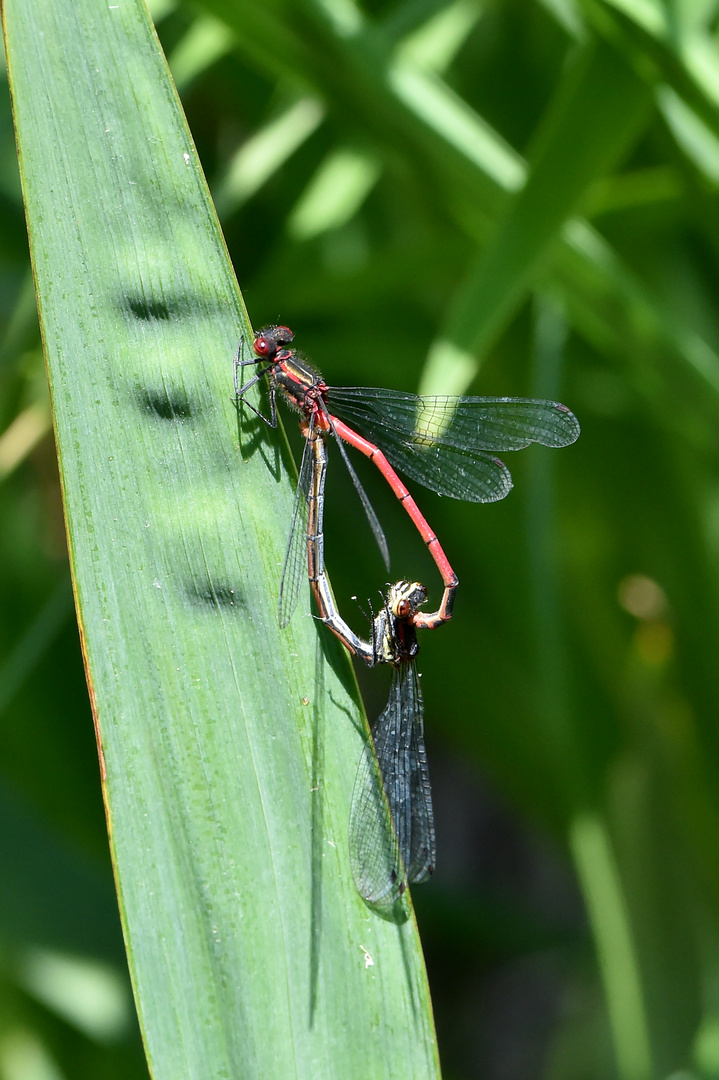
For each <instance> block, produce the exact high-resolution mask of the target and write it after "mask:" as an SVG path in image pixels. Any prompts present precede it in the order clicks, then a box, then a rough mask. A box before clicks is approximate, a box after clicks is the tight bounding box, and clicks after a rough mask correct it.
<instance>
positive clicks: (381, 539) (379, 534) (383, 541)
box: [327, 413, 390, 573]
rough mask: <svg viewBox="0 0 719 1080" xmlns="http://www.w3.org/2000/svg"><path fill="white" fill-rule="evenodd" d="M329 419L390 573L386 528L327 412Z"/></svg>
mask: <svg viewBox="0 0 719 1080" xmlns="http://www.w3.org/2000/svg"><path fill="white" fill-rule="evenodd" d="M327 419H328V421H329V425H330V429H331V431H332V434H333V435H334V437H335V442H336V443H337V446H338V447H339V450H340V454H341V455H342V458H343V460H344V463H345V465H346V466H347V471H348V472H349V474H350V476H351V477H352V483H353V484H354V486H355V491H356V492H357V494H358V495H359V498H360V502H361V503H362V507H363V509H364V512H365V514H366V515H367V520H368V522H369V525H370V528H371V530H372V535H373V536H374V538H375V542H376V544H377V547H378V548H379V550H380V555H381V556H382V561H383V562H384V565H385V567H386V569H387V573H389V570H390V566H389V547H388V545H387V538H386V536H385V534H384V530H383V528H382V526H381V525H380V523H379V518H378V517H377V515H376V514H375V512H374V507H373V506H372V503H371V502H370V501H369V496H368V495H367V492H366V491H365V489H364V488H363V487H362V484H361V483H360V478H359V476H358V475H357V473H356V472H355V470H354V467H353V465H352V462H351V461H350V459H349V457H348V455H347V451H346V450H345V446H344V443H343V442H342V439H340V437H339V435H338V434H337V432H336V431H335V426H334V424H333V423H332V418H331V417H330V415H329V413H328V414H327Z"/></svg>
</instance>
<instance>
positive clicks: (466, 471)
mask: <svg viewBox="0 0 719 1080" xmlns="http://www.w3.org/2000/svg"><path fill="white" fill-rule="evenodd" d="M327 404H328V407H329V409H330V412H333V413H336V415H337V416H339V417H340V418H341V419H342V420H345V421H346V422H347V423H348V424H351V425H353V426H354V427H356V428H357V429H358V430H359V431H360V432H361V433H362V434H363V435H364V436H365V437H366V438H368V439H370V440H371V441H372V442H374V443H376V444H377V445H378V446H379V447H380V449H382V450H384V452H385V454H386V455H387V457H388V458H389V460H390V461H391V463H392V464H393V465H394V467H395V468H396V469H398V470H399V471H400V472H403V473H405V474H406V475H407V476H409V477H411V479H413V480H416V481H417V483H419V484H423V485H424V486H425V487H428V488H431V489H432V491H436V492H437V493H438V494H439V495H448V496H450V497H451V498H455V499H466V500H469V501H470V502H495V501H496V500H497V499H503V498H504V496H505V495H506V494H507V493H508V492H509V490H510V488H511V487H512V477H511V475H510V473H509V470H508V469H507V467H506V465H505V464H504V462H502V461H500V460H499V459H498V458H495V457H494V456H493V455H494V454H495V453H503V452H504V451H508V450H522V449H523V448H524V447H525V446H529V444H530V443H541V444H542V445H543V446H552V447H559V446H569V444H570V443H573V442H574V441H575V440H576V439H577V438H578V437H579V423H578V422H577V418H576V417H575V416H574V414H573V413H572V412H570V410H569V409H568V408H567V407H566V405H561V404H560V403H559V402H556V401H535V400H533V399H532V398H485V397H420V396H417V395H415V394H404V393H401V392H399V391H395V390H379V389H377V388H374V387H334V386H333V387H329V388H328V390H327Z"/></svg>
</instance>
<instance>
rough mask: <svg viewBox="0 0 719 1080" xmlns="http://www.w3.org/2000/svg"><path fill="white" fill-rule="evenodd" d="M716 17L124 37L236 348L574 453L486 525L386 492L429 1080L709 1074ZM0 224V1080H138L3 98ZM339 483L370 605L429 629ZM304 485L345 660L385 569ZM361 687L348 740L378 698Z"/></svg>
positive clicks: (702, 7)
mask: <svg viewBox="0 0 719 1080" xmlns="http://www.w3.org/2000/svg"><path fill="white" fill-rule="evenodd" d="M718 9H719V5H717V3H716V2H715V0H711V2H703V0H702V2H692V0H686V2H685V3H683V4H679V3H675V4H669V3H667V4H662V3H659V2H658V0H657V2H654V0H643V2H639V0H623V2H622V3H616V4H610V3H604V2H601V0H599V2H594V0H584V2H580V3H574V2H573V0H542V2H540V0H536V2H530V0H525V2H521V0H496V2H493V3H484V4H482V3H475V2H474V0H455V2H452V3H449V4H447V3H444V4H443V3H437V2H434V0H409V2H397V3H388V2H384V0H368V2H366V3H365V4H364V5H363V6H362V7H361V8H360V7H355V6H353V4H352V3H351V0H346V2H340V0H323V2H320V0H285V2H282V0H268V2H267V3H264V4H261V5H258V4H254V3H252V2H251V0H213V2H208V3H207V4H205V5H190V4H186V5H185V4H177V5H176V4H174V3H172V2H165V3H160V2H159V0H156V2H155V3H154V4H153V5H152V13H153V17H154V19H155V23H156V26H157V29H158V33H159V36H160V39H161V42H162V44H163V47H164V49H165V52H166V55H167V56H168V59H169V62H170V66H171V69H172V71H173V75H174V77H175V80H176V83H177V86H178V90H179V92H180V95H181V97H182V101H183V105H184V107H185V110H186V112H187V115H188V119H189V123H190V127H191V129H192V132H193V134H194V137H195V140H196V142H197V146H198V150H199V153H200V157H201V160H202V163H203V166H204V169H205V172H206V175H207V177H208V182H209V184H210V187H211V189H212V192H213V195H214V196H215V200H216V204H217V207H218V212H219V214H220V217H221V220H222V225H223V229H224V232H225V236H226V239H227V244H228V247H229V250H230V254H231V257H232V259H233V262H234V265H235V268H236V271H237V276H238V279H239V282H240V286H241V288H242V290H243V294H244V297H245V301H246V303H247V307H248V310H249V312H250V316H251V318H252V320H253V322H254V325H255V326H256V327H259V326H262V325H264V324H266V323H268V322H274V321H281V322H283V323H286V324H287V325H289V326H291V327H292V328H293V330H294V331H295V334H296V343H297V345H298V347H299V348H300V349H301V350H303V351H305V352H306V353H307V354H308V355H309V356H310V357H311V358H312V359H313V360H314V361H315V362H316V364H317V365H318V366H319V367H320V369H321V370H322V371H323V373H324V375H325V377H326V378H327V380H328V382H330V383H334V384H338V385H361V384H368V385H380V386H383V385H384V386H389V387H393V388H401V389H407V390H417V389H418V388H419V389H425V390H432V391H434V392H440V393H441V392H471V393H477V394H488V395H494V394H500V395H522V396H532V395H533V396H547V397H556V398H558V399H560V400H562V401H564V402H565V403H566V404H567V405H569V406H570V407H571V408H572V409H573V410H574V412H575V413H576V414H577V416H578V417H579V420H580V422H581V424H582V436H581V438H580V440H579V442H578V443H577V444H576V445H575V446H573V447H571V448H569V449H566V450H562V451H556V452H552V451H548V450H545V449H543V448H537V447H533V448H530V449H529V450H527V451H524V452H522V453H521V454H520V455H516V456H514V457H513V456H512V455H509V456H508V458H507V461H508V464H509V465H510V468H511V469H512V473H513V476H514V480H515V485H516V487H515V490H514V491H512V492H511V493H510V495H509V497H508V498H507V499H506V500H505V501H504V502H503V503H500V504H497V505H494V506H476V505H467V504H460V503H456V502H453V501H451V500H447V499H444V500H440V499H439V498H438V497H436V496H434V495H432V494H430V493H427V492H424V491H415V494H416V495H417V497H418V499H419V501H420V505H421V506H422V508H423V510H424V511H425V513H426V515H427V517H428V519H429V521H430V522H431V523H432V525H433V527H434V528H435V529H436V530H437V531H438V532H439V533H440V536H441V539H442V543H443V546H444V548H445V550H446V552H447V554H448V556H449V558H450V560H451V562H452V564H453V566H454V568H455V569H456V570H457V573H458V574H459V577H460V580H461V588H460V591H459V594H458V598H457V605H456V615H455V619H454V620H453V623H452V625H451V626H449V627H446V628H443V629H442V630H441V631H440V632H438V633H434V634H425V635H424V639H423V640H422V643H421V644H422V653H421V656H420V664H419V666H420V669H421V671H422V672H423V683H422V685H423V690H424V696H425V704H426V723H427V743H428V749H429V754H430V767H431V772H432V776H433V786H434V792H435V800H436V814H437V828H438V867H437V872H436V874H435V877H434V879H433V881H432V882H431V883H430V884H428V885H426V886H423V887H421V888H417V889H416V890H415V894H414V899H415V904H416V908H417V913H418V920H419V925H420V930H421V934H422V940H423V944H424V948H425V955H426V960H427V966H428V971H429V978H430V984H431V987H432V994H433V1002H434V1009H435V1018H436V1024H437V1031H438V1038H439V1046H440V1054H441V1057H442V1062H443V1068H444V1074H445V1076H446V1077H448V1078H454V1077H456V1078H458V1080H459V1078H469V1077H482V1078H488V1080H530V1078H534V1077H538V1078H547V1080H565V1078H566V1080H570V1078H571V1080H584V1078H586V1080H590V1078H591V1080H594V1078H600V1077H602V1078H603V1077H620V1078H622V1080H624V1078H627V1080H640V1078H645V1077H646V1078H651V1077H670V1076H673V1077H675V1078H677V1080H678V1078H679V1077H682V1078H687V1077H714V1076H719V855H718V852H719V783H718V780H717V777H718V775H719V724H718V723H717V719H718V717H717V708H718V706H719V591H718V585H719V580H718V574H717V565H718V559H717V556H718V555H719V473H718V470H717V464H718V462H719V321H718V319H717V295H718V286H719V201H718V198H717V196H718V190H719V48H718V42H717V13H718ZM0 203H1V205H0V214H1V215H2V223H3V224H2V228H0V432H1V434H0V520H1V521H2V529H1V530H0V545H1V550H0V656H1V659H0V852H1V853H2V867H1V868H0V1080H56V1078H63V1077H67V1078H70V1077H72V1078H85V1077H87V1078H90V1077H92V1078H96V1077H100V1076H102V1077H103V1078H105V1077H109V1078H112V1077H118V1078H119V1077H123V1078H124V1077H138V1076H139V1077H141V1076H142V1075H143V1074H146V1070H145V1066H144V1062H143V1056H142V1050H141V1046H140V1042H139V1035H138V1033H137V1031H136V1021H135V1019H134V1014H133V1010H132V1005H131V1000H130V994H129V984H128V981H127V977H126V974H125V969H124V963H123V950H122V940H121V935H120V929H119V920H118V917H117V913H116V908H115V903H114V893H113V884H112V874H111V868H110V862H109V858H108V852H107V840H106V834H105V823H104V816H103V809H102V801H101V796H100V786H99V783H98V779H99V777H98V767H97V758H96V754H95V745H94V738H93V730H92V721H91V715H90V709H89V704H88V700H87V691H86V687H85V682H84V675H83V669H82V660H81V655H80V648H79V642H78V637H77V629H76V625H75V621H74V616H73V611H72V601H71V593H70V586H69V575H68V567H67V558H66V552H65V546H64V530H63V522H62V508H61V496H60V491H59V484H58V479H57V472H56V467H55V464H54V450H53V445H52V439H51V435H50V419H49V411H48V403H47V392H46V387H45V381H44V368H43V361H42V353H41V347H40V340H39V332H38V328H37V320H36V314H35V309H34V299H33V293H32V282H31V276H30V270H29V262H28V255H27V244H26V235H25V226H24V219H23V210H22V202H21V196H20V189H19V181H18V177H17V166H16V159H15V147H14V137H13V132H12V120H11V113H10V105H9V97H8V92H7V82H6V80H4V85H3V90H2V94H1V95H0ZM230 361H231V358H228V365H229V364H230ZM287 426H288V429H289V432H290V437H291V438H295V437H296V433H295V431H294V424H293V422H292V421H291V420H290V422H289V423H288V425H287ZM295 445H297V443H295ZM334 457H337V455H334ZM357 467H358V471H360V473H361V477H362V481H363V483H364V484H365V485H366V487H367V490H368V492H369V493H370V496H371V498H372V501H373V503H374V505H375V507H376V509H377V511H378V513H379V515H380V518H381V520H382V521H383V523H384V525H385V528H386V530H387V534H388V538H389V541H390V548H391V551H392V553H393V568H392V572H393V576H399V575H411V576H412V577H415V578H420V579H421V580H424V581H426V583H427V584H428V586H429V587H430V590H431V594H432V595H434V596H436V597H438V596H439V588H440V584H439V581H438V578H437V574H436V570H435V568H434V566H433V564H432V563H431V560H430V559H429V558H428V555H427V553H426V551H425V550H424V547H423V545H422V543H421V541H420V540H419V539H418V538H417V536H416V535H415V534H414V532H413V530H412V528H411V526H410V525H409V524H408V522H407V521H406V520H405V516H404V515H403V513H402V511H401V509H399V507H398V506H397V504H396V503H395V502H394V500H393V498H392V496H391V494H390V493H389V492H388V491H387V490H386V489H385V486H384V485H383V484H382V483H381V482H380V481H379V480H378V479H377V478H376V477H375V476H374V475H373V473H374V470H373V469H372V468H371V467H365V463H364V462H359V463H358V465H357ZM328 486H329V492H328V504H327V516H326V534H327V538H326V552H327V563H328V567H329V570H330V573H331V576H332V581H333V585H334V588H335V592H336V595H337V598H338V601H339V604H340V607H341V609H342V611H343V613H344V614H345V616H346V617H347V618H348V620H349V621H350V622H351V623H352V624H353V625H354V626H355V628H356V629H358V630H362V629H363V627H364V625H365V624H364V618H363V615H362V612H361V610H360V607H362V608H366V607H367V599H368V598H369V599H370V601H371V602H372V603H374V604H375V606H376V604H377V595H378V589H379V588H381V587H382V586H383V584H384V581H385V577H386V574H385V572H384V570H383V568H382V564H381V561H380V558H379V555H378V553H377V551H376V550H375V548H374V546H373V544H372V541H371V535H370V533H369V529H368V527H366V525H365V523H364V521H363V517H362V513H361V509H360V508H359V505H358V503H357V501H356V497H355V494H354V491H353V489H352V487H351V485H350V483H349V481H348V478H347V477H346V475H344V470H343V469H342V468H341V467H340V466H339V464H338V462H337V463H336V462H335V461H334V460H333V461H332V464H331V469H330V475H329V480H328ZM355 523H356V524H355ZM228 542H231V537H228ZM354 596H357V597H358V598H359V605H358V604H355V602H354V601H353V600H352V599H351V598H352V597H354ZM360 677H361V679H362V685H363V689H364V692H365V700H366V703H367V708H368V713H369V715H370V717H373V716H375V715H376V714H377V712H378V711H379V709H380V708H381V706H382V705H383V703H384V701H385V700H386V694H387V679H388V676H387V673H386V672H369V673H363V672H361V673H360Z"/></svg>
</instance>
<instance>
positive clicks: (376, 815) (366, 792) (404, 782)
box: [349, 662, 435, 905]
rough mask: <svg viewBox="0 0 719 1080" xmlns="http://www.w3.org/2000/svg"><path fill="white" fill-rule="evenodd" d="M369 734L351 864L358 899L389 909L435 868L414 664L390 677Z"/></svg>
mask: <svg viewBox="0 0 719 1080" xmlns="http://www.w3.org/2000/svg"><path fill="white" fill-rule="evenodd" d="M372 735H373V741H372V742H370V743H368V744H367V745H366V746H365V748H364V750H363V752H362V757H361V759H360V764H359V768H358V770H357V778H356V780H355V786H354V792H353V795H352V808H351V811H350V825H349V842H350V863H351V867H352V876H353V878H354V881H355V885H356V886H357V890H358V891H359V893H360V895H361V896H363V897H364V898H365V900H367V901H369V902H370V903H373V904H379V905H385V904H391V903H393V902H394V900H396V899H397V897H399V896H400V895H401V894H402V893H403V892H404V889H405V887H406V885H407V883H408V882H412V881H418V882H419V881H424V880H425V879H426V878H427V877H428V876H429V875H430V874H431V873H432V870H433V869H434V862H435V834H434V815H433V812H432V798H431V792H430V785H429V772H428V769H427V756H426V753H425V748H424V736H423V705H422V694H421V691H420V688H419V682H418V679H417V669H416V666H415V664H414V663H413V662H408V663H406V664H402V665H401V667H399V668H396V669H394V670H393V672H392V682H391V685H390V695H389V701H388V702H387V706H386V708H385V710H384V711H383V713H382V714H381V716H379V717H378V719H377V721H376V723H375V724H374V726H373V729H372Z"/></svg>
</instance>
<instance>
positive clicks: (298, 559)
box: [277, 436, 322, 629]
mask: <svg viewBox="0 0 719 1080" xmlns="http://www.w3.org/2000/svg"><path fill="white" fill-rule="evenodd" d="M321 437H322V436H320V438H321ZM311 483H312V448H311V446H310V441H309V440H308V439H306V440H305V447H304V450H303V451H302V463H301V464H300V475H299V479H298V481H297V490H296V492H295V501H294V505H293V507H292V524H291V525H290V538H289V540H288V541H287V549H286V551H285V561H284V565H283V567H282V578H281V579H280V599H279V606H278V609H277V619H278V622H279V624H280V627H281V628H282V629H284V628H285V627H286V626H288V625H289V622H290V619H291V618H292V616H293V614H294V611H295V608H296V607H297V601H298V600H299V597H300V590H301V588H302V582H303V581H307V499H308V497H309V492H310V485H311Z"/></svg>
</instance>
